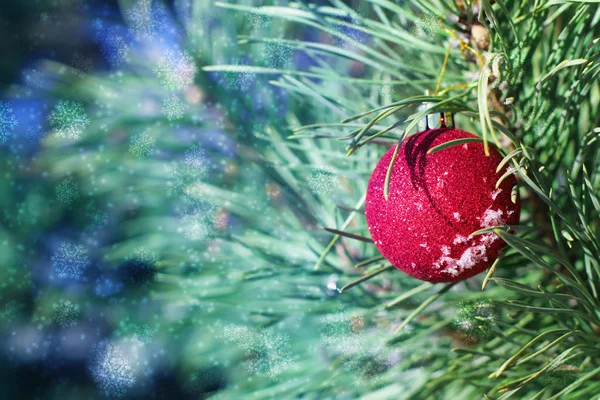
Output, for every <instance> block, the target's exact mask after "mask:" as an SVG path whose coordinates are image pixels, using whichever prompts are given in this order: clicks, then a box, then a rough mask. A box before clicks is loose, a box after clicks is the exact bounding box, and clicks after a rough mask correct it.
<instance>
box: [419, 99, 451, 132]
mask: <svg viewBox="0 0 600 400" xmlns="http://www.w3.org/2000/svg"><path fill="white" fill-rule="evenodd" d="M428 95H429V90H427V91H426V92H425V96H428ZM433 105H434V103H422V104H421V105H420V106H419V107H418V108H417V110H418V111H420V112H421V111H425V110H427V109H428V108H429V107H431V106H433ZM417 127H418V129H419V131H426V130H428V129H437V128H454V114H453V113H451V112H449V111H441V112H434V113H431V114H428V115H426V116H425V118H423V119H422V120H421V121H419V123H418V124H417Z"/></svg>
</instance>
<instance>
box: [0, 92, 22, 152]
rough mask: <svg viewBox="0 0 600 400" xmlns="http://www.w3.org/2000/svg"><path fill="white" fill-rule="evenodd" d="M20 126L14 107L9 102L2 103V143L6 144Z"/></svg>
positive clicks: (0, 111)
mask: <svg viewBox="0 0 600 400" xmlns="http://www.w3.org/2000/svg"><path fill="white" fill-rule="evenodd" d="M18 124H19V121H17V119H16V118H15V116H14V114H13V110H12V107H10V105H9V104H8V103H7V102H4V101H2V102H0V143H6V141H7V140H8V138H9V137H10V136H11V135H12V133H13V131H14V130H15V127H16V126H17V125H18Z"/></svg>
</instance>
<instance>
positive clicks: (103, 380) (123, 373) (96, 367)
mask: <svg viewBox="0 0 600 400" xmlns="http://www.w3.org/2000/svg"><path fill="white" fill-rule="evenodd" d="M90 372H91V375H92V378H93V379H94V381H95V382H96V384H97V385H98V388H99V389H100V392H101V393H102V394H103V395H104V396H106V397H109V398H124V397H125V396H126V394H127V391H128V390H129V389H130V388H131V387H132V386H133V384H134V383H135V375H134V369H133V363H132V360H130V358H129V357H128V356H127V355H126V354H125V352H124V351H123V349H121V348H120V347H119V346H118V345H117V344H116V343H114V342H103V343H100V344H99V345H97V346H96V349H95V351H94V355H93V357H92V360H91V363H90Z"/></svg>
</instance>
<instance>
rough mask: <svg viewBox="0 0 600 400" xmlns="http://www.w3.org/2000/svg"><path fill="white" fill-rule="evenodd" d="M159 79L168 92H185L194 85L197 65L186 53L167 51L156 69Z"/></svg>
mask: <svg viewBox="0 0 600 400" xmlns="http://www.w3.org/2000/svg"><path fill="white" fill-rule="evenodd" d="M154 72H155V73H156V75H157V77H158V79H159V80H160V81H161V83H162V85H163V86H164V87H165V88H166V89H168V90H183V89H186V88H188V87H189V86H191V85H192V84H193V83H194V77H195V76H196V65H195V63H194V60H193V59H192V58H191V57H190V56H189V55H188V54H186V53H185V52H182V51H175V50H167V51H166V52H165V54H164V55H162V56H161V58H160V59H159V61H158V64H157V65H156V67H155V68H154Z"/></svg>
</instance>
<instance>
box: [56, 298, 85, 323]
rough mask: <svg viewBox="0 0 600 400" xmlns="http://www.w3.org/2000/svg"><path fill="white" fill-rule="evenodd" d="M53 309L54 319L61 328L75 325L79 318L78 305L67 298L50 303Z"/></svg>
mask: <svg viewBox="0 0 600 400" xmlns="http://www.w3.org/2000/svg"><path fill="white" fill-rule="evenodd" d="M52 308H53V309H54V321H55V322H56V323H57V324H58V325H59V326H61V327H63V328H70V327H73V326H75V325H77V320H78V319H79V305H77V304H73V303H71V302H70V301H68V300H64V301H60V302H58V303H55V304H53V305H52Z"/></svg>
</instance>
